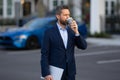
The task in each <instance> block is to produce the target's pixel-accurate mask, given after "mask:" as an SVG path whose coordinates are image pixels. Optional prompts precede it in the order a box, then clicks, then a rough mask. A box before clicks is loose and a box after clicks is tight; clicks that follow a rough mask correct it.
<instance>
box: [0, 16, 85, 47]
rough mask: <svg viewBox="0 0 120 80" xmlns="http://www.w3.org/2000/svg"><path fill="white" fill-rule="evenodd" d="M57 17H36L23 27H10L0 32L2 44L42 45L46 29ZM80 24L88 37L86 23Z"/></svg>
mask: <svg viewBox="0 0 120 80" xmlns="http://www.w3.org/2000/svg"><path fill="white" fill-rule="evenodd" d="M55 21H56V18H54V17H51V18H50V17H48V18H36V19H34V20H31V21H29V22H27V23H26V24H25V25H23V26H22V27H17V28H10V29H8V30H6V31H5V32H1V33H0V46H2V47H5V48H27V49H35V48H38V47H40V46H41V42H42V38H43V34H44V31H45V30H46V29H48V28H50V27H52V24H53V23H55ZM78 25H79V28H78V29H79V31H80V33H81V35H82V36H83V37H84V38H86V37H87V28H86V25H85V24H80V23H78Z"/></svg>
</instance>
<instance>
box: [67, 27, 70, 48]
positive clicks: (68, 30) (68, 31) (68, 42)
mask: <svg viewBox="0 0 120 80" xmlns="http://www.w3.org/2000/svg"><path fill="white" fill-rule="evenodd" d="M67 33H68V41H67V49H68V47H69V44H70V29H69V27H68V28H67Z"/></svg>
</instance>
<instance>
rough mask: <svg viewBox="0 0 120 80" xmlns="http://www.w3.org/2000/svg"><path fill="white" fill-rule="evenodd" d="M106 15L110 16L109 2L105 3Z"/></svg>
mask: <svg viewBox="0 0 120 80" xmlns="http://www.w3.org/2000/svg"><path fill="white" fill-rule="evenodd" d="M105 14H106V15H108V1H106V2H105Z"/></svg>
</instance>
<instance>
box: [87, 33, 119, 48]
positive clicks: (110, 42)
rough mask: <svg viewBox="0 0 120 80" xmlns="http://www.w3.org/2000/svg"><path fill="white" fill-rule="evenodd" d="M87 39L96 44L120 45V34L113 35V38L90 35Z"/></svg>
mask: <svg viewBox="0 0 120 80" xmlns="http://www.w3.org/2000/svg"><path fill="white" fill-rule="evenodd" d="M86 40H87V42H88V43H89V44H95V45H98V46H120V35H112V37H111V38H91V37H88V38H87V39H86Z"/></svg>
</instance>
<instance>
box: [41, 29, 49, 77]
mask: <svg viewBox="0 0 120 80" xmlns="http://www.w3.org/2000/svg"><path fill="white" fill-rule="evenodd" d="M49 48H50V43H49V33H48V32H47V31H46V32H45V33H44V37H43V41H42V46H41V73H42V76H43V77H45V76H47V75H49V74H50V71H49V60H48V59H49Z"/></svg>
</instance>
